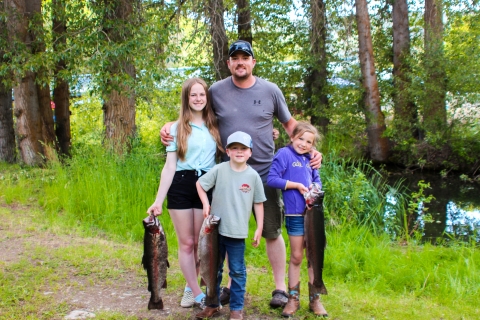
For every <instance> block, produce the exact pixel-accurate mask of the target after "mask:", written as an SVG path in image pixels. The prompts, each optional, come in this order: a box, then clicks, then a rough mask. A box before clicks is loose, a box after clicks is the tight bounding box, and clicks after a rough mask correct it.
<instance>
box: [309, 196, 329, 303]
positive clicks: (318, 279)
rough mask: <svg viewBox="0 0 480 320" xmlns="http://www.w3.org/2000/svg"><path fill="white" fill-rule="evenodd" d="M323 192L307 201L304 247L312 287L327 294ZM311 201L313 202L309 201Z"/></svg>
mask: <svg viewBox="0 0 480 320" xmlns="http://www.w3.org/2000/svg"><path fill="white" fill-rule="evenodd" d="M323 195H324V192H323V191H319V192H318V194H317V195H315V196H314V199H307V205H308V206H307V210H306V212H305V220H304V224H305V225H304V226H305V246H306V251H307V261H308V267H312V269H313V275H314V277H313V286H314V287H315V288H316V290H318V293H321V294H327V288H326V287H325V284H324V283H323V277H322V272H323V260H324V256H325V247H326V245H327V237H326V235H325V217H324V214H323ZM309 200H313V201H309ZM309 202H310V203H309Z"/></svg>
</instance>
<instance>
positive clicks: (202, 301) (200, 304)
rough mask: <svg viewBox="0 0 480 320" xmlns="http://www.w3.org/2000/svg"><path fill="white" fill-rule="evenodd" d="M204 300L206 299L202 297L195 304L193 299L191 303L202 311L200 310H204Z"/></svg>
mask: <svg viewBox="0 0 480 320" xmlns="http://www.w3.org/2000/svg"><path fill="white" fill-rule="evenodd" d="M205 298H206V297H203V298H202V300H201V301H200V302H197V301H195V299H194V300H193V301H194V304H195V307H198V308H200V309H202V310H205V307H206V305H205Z"/></svg>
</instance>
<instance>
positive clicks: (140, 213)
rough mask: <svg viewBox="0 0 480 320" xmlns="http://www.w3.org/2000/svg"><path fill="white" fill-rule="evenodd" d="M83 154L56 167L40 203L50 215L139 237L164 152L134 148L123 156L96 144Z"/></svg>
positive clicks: (103, 230) (72, 223) (89, 226)
mask: <svg viewBox="0 0 480 320" xmlns="http://www.w3.org/2000/svg"><path fill="white" fill-rule="evenodd" d="M81 152H82V155H81V156H80V155H77V156H74V157H73V158H72V159H70V160H69V161H68V162H67V164H66V165H60V164H57V165H55V166H54V168H53V170H54V171H55V173H56V174H55V179H53V180H51V181H49V183H46V184H45V185H44V189H43V193H44V196H43V197H41V198H40V203H41V204H42V205H43V206H44V207H45V209H46V211H47V214H48V218H49V219H58V218H59V217H62V218H64V219H66V220H67V221H68V222H69V223H70V224H71V225H80V226H82V227H83V228H86V229H88V230H92V231H95V230H97V231H101V232H107V233H109V234H112V235H116V236H118V237H121V238H123V239H128V240H133V241H137V240H140V239H141V238H142V236H143V226H142V223H141V222H142V219H143V218H145V217H146V216H147V214H146V211H147V209H148V207H149V206H150V205H151V204H152V203H153V201H154V199H155V195H156V191H157V188H158V182H159V176H160V172H161V169H162V166H163V157H162V155H160V154H151V153H144V152H135V151H134V152H132V153H131V154H128V155H125V156H123V157H119V156H117V155H114V154H110V153H108V152H105V151H104V150H103V149H102V148H101V147H97V146H91V147H89V148H88V149H87V148H86V147H85V148H84V150H81ZM165 212H166V210H165ZM167 215H168V214H167ZM163 220H165V221H167V222H169V219H162V221H163Z"/></svg>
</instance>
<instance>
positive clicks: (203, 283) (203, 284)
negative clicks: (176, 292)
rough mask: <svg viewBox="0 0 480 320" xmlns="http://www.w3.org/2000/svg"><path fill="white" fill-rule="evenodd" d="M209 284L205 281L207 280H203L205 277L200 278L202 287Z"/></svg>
mask: <svg viewBox="0 0 480 320" xmlns="http://www.w3.org/2000/svg"><path fill="white" fill-rule="evenodd" d="M206 286H207V283H206V282H205V280H203V278H201V279H200V287H206Z"/></svg>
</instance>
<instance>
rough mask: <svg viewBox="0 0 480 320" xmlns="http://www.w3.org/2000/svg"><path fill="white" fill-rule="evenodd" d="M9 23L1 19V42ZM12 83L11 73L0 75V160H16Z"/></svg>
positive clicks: (0, 56)
mask: <svg viewBox="0 0 480 320" xmlns="http://www.w3.org/2000/svg"><path fill="white" fill-rule="evenodd" d="M0 6H1V7H0V10H1V11H3V9H4V8H3V7H4V3H3V1H0ZM7 30H8V29H7V24H6V23H5V20H4V19H1V20H0V37H1V43H7V42H8V41H7V40H8V33H7ZM4 54H5V50H3V48H1V47H0V62H1V63H2V64H4V63H8V61H6V59H5V58H4ZM6 83H11V79H10V73H8V74H7V75H6V76H4V77H0V161H5V162H9V163H13V162H15V131H14V129H13V128H14V127H13V109H12V87H11V85H5V84H6Z"/></svg>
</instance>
